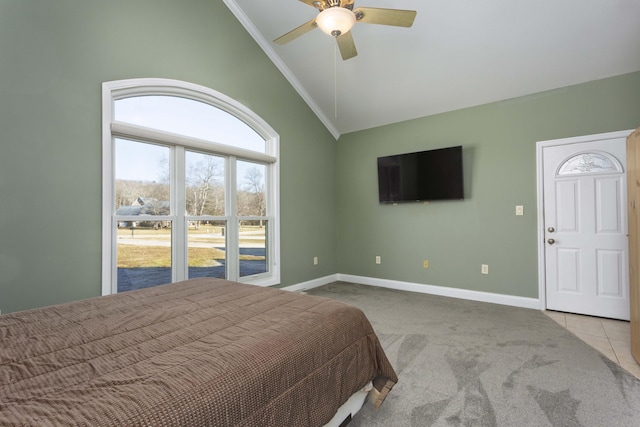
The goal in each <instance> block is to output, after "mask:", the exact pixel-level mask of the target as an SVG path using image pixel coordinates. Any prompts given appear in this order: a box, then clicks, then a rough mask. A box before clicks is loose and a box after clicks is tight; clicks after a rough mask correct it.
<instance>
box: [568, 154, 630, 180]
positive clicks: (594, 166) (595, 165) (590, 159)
mask: <svg viewBox="0 0 640 427" xmlns="http://www.w3.org/2000/svg"><path fill="white" fill-rule="evenodd" d="M622 171H623V170H622V165H621V164H620V162H619V161H618V160H617V159H616V158H614V157H612V156H611V155H609V154H607V153H603V152H588V153H579V154H576V155H574V156H571V157H570V158H568V159H567V160H565V161H564V162H562V164H561V165H560V166H559V167H558V173H557V175H558V176H562V175H576V174H587V173H622Z"/></svg>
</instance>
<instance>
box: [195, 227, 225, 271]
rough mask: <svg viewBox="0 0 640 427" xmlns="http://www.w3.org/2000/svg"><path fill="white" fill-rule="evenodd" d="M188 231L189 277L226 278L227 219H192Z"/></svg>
mask: <svg viewBox="0 0 640 427" xmlns="http://www.w3.org/2000/svg"><path fill="white" fill-rule="evenodd" d="M188 233H189V238H188V242H189V243H188V245H189V248H188V251H189V252H188V258H189V278H190V279H193V278H195V277H218V278H221V279H224V278H226V277H227V274H226V265H227V223H226V221H190V223H189V227H188Z"/></svg>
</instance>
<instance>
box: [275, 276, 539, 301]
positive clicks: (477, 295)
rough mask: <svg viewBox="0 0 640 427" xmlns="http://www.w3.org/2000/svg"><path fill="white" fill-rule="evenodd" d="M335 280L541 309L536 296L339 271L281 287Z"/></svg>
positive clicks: (295, 288) (301, 287) (303, 287)
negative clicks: (448, 286)
mask: <svg viewBox="0 0 640 427" xmlns="http://www.w3.org/2000/svg"><path fill="white" fill-rule="evenodd" d="M337 281H341V282H350V283H358V284H360V285H369V286H378V287H380V288H388V289H398V290H401V291H409V292H418V293H422V294H430V295H439V296H443V297H451V298H460V299H466V300H471V301H481V302H489V303H493V304H500V305H510V306H513V307H522V308H531V309H534V310H541V305H540V300H539V299H537V298H525V297H518V296H514V295H504V294H494V293H491V292H480V291H471V290H468V289H458V288H447V287H443V286H434V285H423V284H419V283H411V282H401V281H398V280H388V279H376V278H374V277H365V276H354V275H351V274H341V273H338V274H332V275H329V276H325V277H320V278H318V279H313V280H309V281H308V282H303V283H298V284H296V285H291V286H285V287H283V288H281V289H284V290H286V291H305V290H308V289H313V288H317V287H319V286H323V285H328V284H329V283H333V282H337Z"/></svg>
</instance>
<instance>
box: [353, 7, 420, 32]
mask: <svg viewBox="0 0 640 427" xmlns="http://www.w3.org/2000/svg"><path fill="white" fill-rule="evenodd" d="M353 13H355V14H356V18H357V19H358V22H364V23H366V24H381V25H393V26H396V27H410V26H412V25H413V20H414V19H415V18H416V14H417V12H416V11H415V10H402V9H380V8H377V7H359V8H357V9H356V10H354V11H353Z"/></svg>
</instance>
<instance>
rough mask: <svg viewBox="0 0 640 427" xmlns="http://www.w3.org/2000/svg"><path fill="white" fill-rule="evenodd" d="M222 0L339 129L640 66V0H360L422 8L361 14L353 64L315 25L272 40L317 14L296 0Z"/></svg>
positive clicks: (360, 0) (337, 132)
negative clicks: (375, 18)
mask: <svg viewBox="0 0 640 427" xmlns="http://www.w3.org/2000/svg"><path fill="white" fill-rule="evenodd" d="M224 1H225V3H226V4H227V6H228V7H229V8H230V9H231V11H232V12H233V13H234V14H235V15H236V17H237V18H238V19H239V20H240V22H241V23H242V24H243V25H244V26H245V28H246V29H247V31H248V32H249V33H250V34H251V35H252V36H253V37H254V39H255V40H256V41H257V42H258V44H259V45H260V46H261V47H262V49H263V50H264V51H265V52H266V54H267V55H268V56H269V57H270V58H271V60H272V61H273V62H274V63H275V64H276V66H277V67H278V68H279V69H280V71H281V72H282V73H283V74H284V75H285V77H286V78H287V79H288V80H289V81H290V82H291V84H292V85H293V86H294V87H295V88H296V90H297V91H298V92H299V93H300V95H301V96H302V97H303V98H304V100H305V101H306V102H307V104H309V106H310V107H311V108H312V109H313V111H314V112H315V113H316V115H317V116H318V117H319V118H320V120H322V122H323V123H324V124H325V126H326V127H327V128H328V129H329V131H330V132H331V133H332V134H333V135H334V136H335V137H336V138H338V137H339V136H340V135H341V134H343V133H348V132H353V131H357V130H362V129H368V128H372V127H376V126H381V125H385V124H389V123H395V122H399V121H404V120H409V119H413V118H418V117H423V116H428V115H432V114H437V113H442V112H447V111H452V110H457V109H461V108H465V107H471V106H475V105H481V104H486V103H489V102H494V101H500V100H504V99H509V98H514V97H518V96H523V95H528V94H533V93H538V92H543V91H547V90H551V89H556V88H560V87H565V86H570V85H574V84H579V83H584V82H588V81H592V80H597V79H601V78H606V77H612V76H616V75H621V74H626V73H630V72H634V71H639V70H640V0H535V1H527V0H356V2H355V7H356V8H357V7H359V6H360V7H364V6H367V7H378V8H391V9H410V10H416V11H417V16H416V19H415V22H414V24H413V26H412V27H411V28H399V27H390V26H384V25H372V24H365V23H356V25H355V27H354V28H353V29H352V30H351V32H352V34H353V38H354V40H355V44H356V47H357V50H358V56H356V57H355V58H352V59H349V60H347V61H343V60H342V59H341V58H340V56H339V53H338V52H336V49H335V40H334V39H333V38H332V37H330V36H327V35H326V34H324V33H322V31H320V30H319V29H314V30H313V31H311V32H309V33H307V34H305V35H303V36H301V37H299V38H297V39H295V40H293V41H291V42H290V43H288V44H286V45H284V46H280V45H277V44H274V43H273V42H272V40H274V39H275V38H277V37H279V36H281V35H282V34H284V33H286V32H288V31H290V30H292V29H293V28H295V27H297V26H299V25H301V24H303V23H304V22H307V21H309V20H310V19H313V18H314V17H315V16H316V15H317V10H316V9H314V8H312V7H310V6H308V5H306V4H305V3H303V2H301V1H299V0H224ZM336 57H337V58H336ZM336 113H337V114H336Z"/></svg>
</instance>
